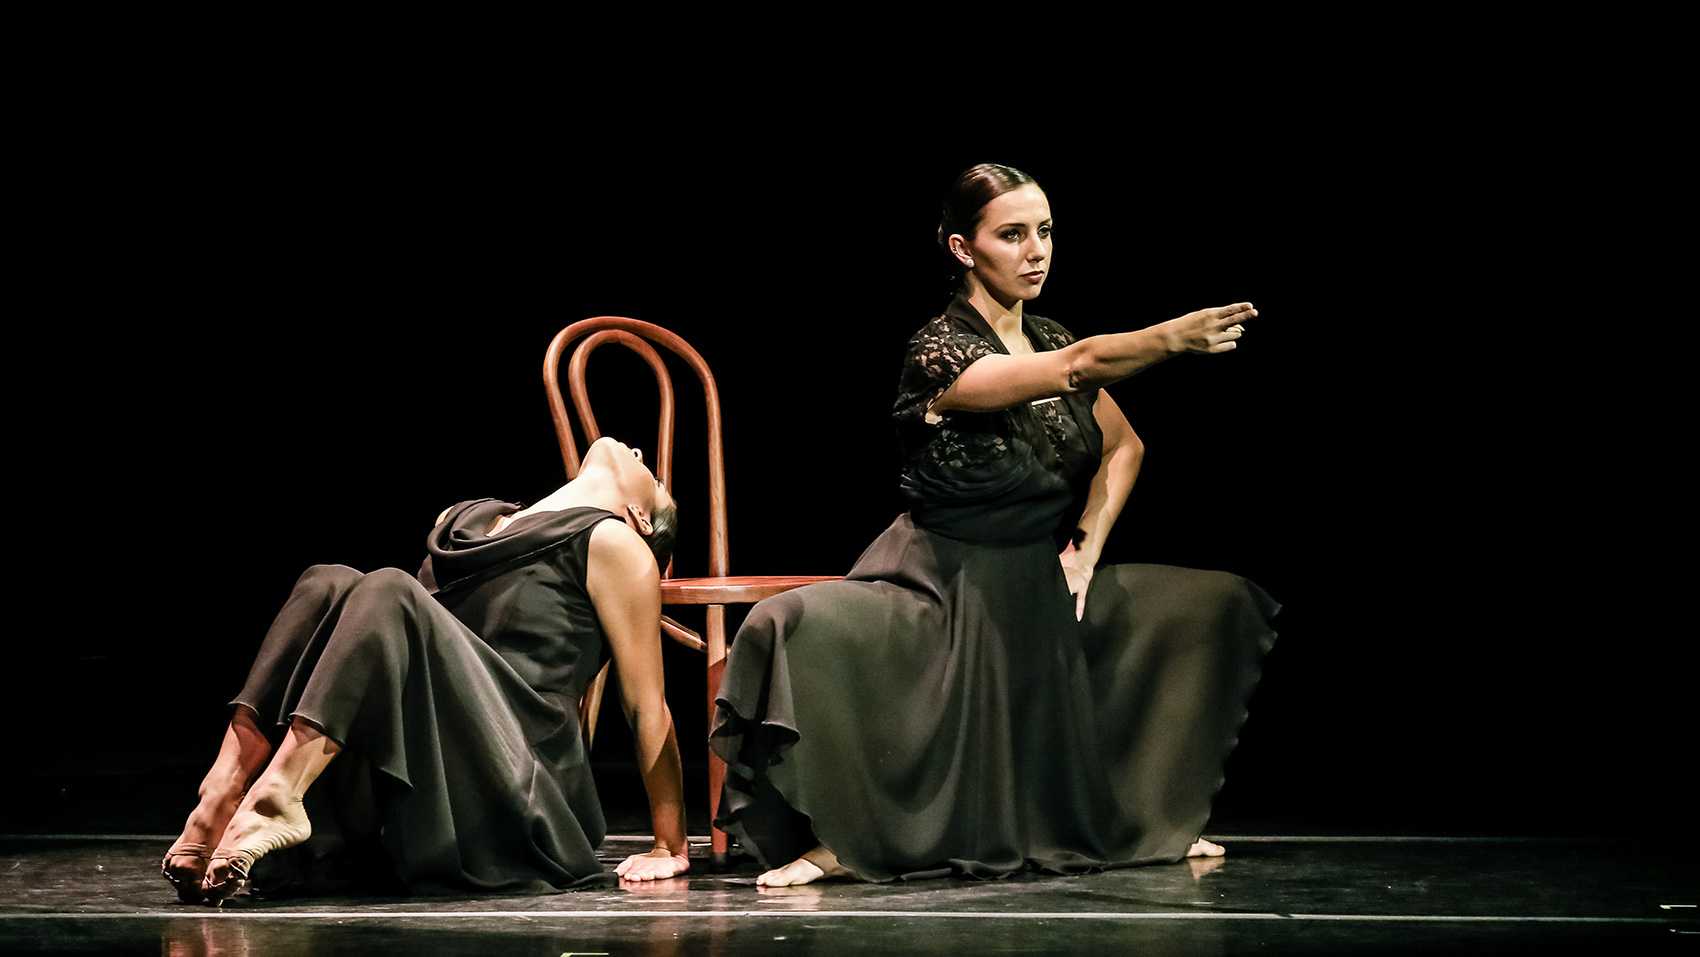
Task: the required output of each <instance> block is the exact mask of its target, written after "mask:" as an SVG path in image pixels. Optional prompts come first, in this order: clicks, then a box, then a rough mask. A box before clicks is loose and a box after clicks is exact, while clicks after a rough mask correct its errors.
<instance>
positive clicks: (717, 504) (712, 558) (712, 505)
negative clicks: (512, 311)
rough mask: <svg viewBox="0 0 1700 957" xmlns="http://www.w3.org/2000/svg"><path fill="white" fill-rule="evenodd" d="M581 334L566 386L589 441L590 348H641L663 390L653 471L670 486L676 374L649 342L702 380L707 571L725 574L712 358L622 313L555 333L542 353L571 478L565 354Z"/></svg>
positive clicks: (592, 431) (593, 435) (721, 462)
mask: <svg viewBox="0 0 1700 957" xmlns="http://www.w3.org/2000/svg"><path fill="white" fill-rule="evenodd" d="M579 339H583V340H584V341H583V342H582V343H579V345H578V348H577V349H576V350H574V352H573V354H572V358H571V360H570V361H569V363H568V366H567V379H568V388H569V390H570V392H571V395H572V400H573V409H574V411H576V412H577V413H578V420H579V426H580V428H581V429H583V430H584V434H585V442H586V443H587V444H588V443H590V442H594V441H596V440H597V439H599V438H601V437H602V433H601V431H600V430H599V429H598V427H597V425H596V414H595V413H594V412H593V411H592V410H591V407H590V390H589V387H588V386H587V384H586V382H585V367H586V365H587V364H588V362H589V360H590V355H591V353H592V352H594V351H596V349H598V348H600V347H601V346H604V345H608V344H610V343H612V344H617V345H622V346H625V347H626V348H628V349H630V350H632V351H633V352H635V353H637V354H638V356H639V357H641V358H642V359H643V360H644V362H645V363H646V364H647V365H648V366H649V369H650V371H651V372H652V373H653V374H654V375H655V384H656V389H657V391H658V393H659V396H660V414H659V422H658V424H657V429H656V438H655V463H654V471H655V477H656V478H658V479H660V480H661V482H662V484H664V485H666V486H667V487H668V488H672V486H673V380H672V377H671V376H670V375H669V374H668V372H667V366H666V363H664V362H663V361H662V359H661V357H660V355H658V354H657V353H656V351H655V349H654V348H653V347H652V346H651V345H650V343H651V342H654V343H658V344H659V345H661V346H662V347H664V348H666V349H668V350H669V351H671V352H672V353H673V354H675V355H677V356H678V357H679V358H681V359H683V360H684V361H685V364H686V365H688V366H690V368H691V371H692V372H695V373H696V375H697V379H698V380H699V381H700V382H701V383H702V391H703V405H704V408H705V409H706V411H707V418H708V575H709V576H711V577H716V578H718V577H722V576H724V575H726V569H727V567H728V561H727V551H728V549H727V540H726V453H725V444H724V439H723V437H722V435H721V430H720V388H719V386H717V385H715V382H714V373H713V372H711V371H709V368H708V363H707V362H704V361H703V358H702V356H701V355H700V354H699V353H698V352H697V351H696V350H695V349H693V348H691V345H690V343H688V342H686V341H685V340H684V339H681V338H680V337H679V336H678V335H676V334H674V333H672V332H669V331H668V330H666V329H663V328H661V327H660V326H657V325H654V324H652V323H648V322H641V321H639V320H637V319H627V318H625V317H623V316H597V317H596V318H594V319H583V320H580V321H578V322H575V323H573V324H572V325H570V326H568V327H566V328H565V329H562V330H561V331H560V332H559V333H556V335H555V338H554V340H553V341H551V342H550V343H549V351H548V352H547V353H545V354H544V357H543V389H544V391H545V392H546V393H547V394H548V396H549V412H550V414H551V415H552V416H553V417H554V420H555V439H556V441H558V442H559V443H560V446H561V461H562V463H563V464H564V465H565V466H566V468H567V478H569V479H572V478H576V477H577V476H578V470H579V453H578V445H577V443H576V442H575V441H574V440H573V426H572V416H571V415H570V414H569V413H568V412H567V404H566V400H565V398H564V397H563V396H562V394H561V375H560V368H561V355H562V354H563V353H564V352H566V350H567V348H568V347H569V346H571V345H572V344H573V343H574V342H575V341H576V340H579ZM671 569H672V565H671V563H669V565H668V567H667V568H665V569H662V577H663V578H668V577H671V575H670V574H669V573H670V572H671Z"/></svg>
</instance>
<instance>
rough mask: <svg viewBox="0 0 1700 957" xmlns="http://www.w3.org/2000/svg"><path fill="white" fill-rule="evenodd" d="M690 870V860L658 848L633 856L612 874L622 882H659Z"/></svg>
mask: <svg viewBox="0 0 1700 957" xmlns="http://www.w3.org/2000/svg"><path fill="white" fill-rule="evenodd" d="M690 869H691V860H690V858H688V857H686V856H685V855H683V854H675V853H673V852H672V851H669V850H668V849H666V848H665V847H658V848H656V849H655V850H653V851H650V852H649V853H647V854H633V855H632V856H631V857H628V858H626V859H625V860H623V861H621V862H620V863H619V866H617V867H615V868H614V873H616V874H618V875H620V878H621V879H622V880H628V881H659V880H665V879H667V878H669V877H678V876H679V875H680V874H683V873H684V872H686V871H688V870H690Z"/></svg>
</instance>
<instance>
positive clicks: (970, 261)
mask: <svg viewBox="0 0 1700 957" xmlns="http://www.w3.org/2000/svg"><path fill="white" fill-rule="evenodd" d="M963 265H964V266H967V267H968V268H969V269H973V268H974V260H972V259H970V260H968V261H967V262H965V263H963Z"/></svg>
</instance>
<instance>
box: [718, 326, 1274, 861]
mask: <svg viewBox="0 0 1700 957" xmlns="http://www.w3.org/2000/svg"><path fill="white" fill-rule="evenodd" d="M1026 332H1027V335H1028V337H1029V338H1030V339H1031V340H1032V342H1033V344H1034V347H1035V348H1037V349H1041V350H1045V349H1056V348H1059V347H1061V346H1063V345H1066V344H1068V343H1069V342H1071V341H1073V340H1072V337H1070V336H1069V335H1068V333H1067V332H1066V331H1065V330H1063V328H1062V327H1061V326H1059V325H1057V324H1056V323H1053V322H1050V321H1048V320H1044V319H1040V318H1038V317H1031V316H1030V317H1027V321H1026ZM1001 351H1003V350H1002V344H1001V342H999V340H998V339H997V337H996V336H995V335H994V334H993V333H992V331H991V329H990V327H989V326H988V325H987V323H986V322H985V320H984V319H983V318H982V317H981V316H980V315H979V314H978V313H977V312H976V311H975V310H974V308H973V307H972V306H971V305H969V304H968V302H967V301H966V300H965V299H963V298H960V297H958V299H957V300H956V301H955V302H953V303H952V304H951V306H950V308H949V310H948V311H947V312H946V313H945V314H944V315H943V316H941V317H940V318H938V319H936V320H934V321H933V322H931V323H929V324H928V325H927V326H926V327H924V328H923V329H922V330H921V331H920V332H919V333H917V334H916V336H915V338H914V339H913V340H911V342H910V350H909V354H908V356H907V358H906V359H905V364H904V370H903V375H902V379H901V382H900V386H899V396H898V402H897V407H896V411H895V418H896V422H897V427H898V435H899V440H900V443H901V445H902V447H903V451H904V454H905V458H906V467H905V471H904V475H903V494H904V497H905V499H906V500H907V502H908V504H909V511H908V512H907V513H905V514H904V515H902V516H900V517H899V518H898V519H897V521H896V522H895V523H893V524H892V526H891V527H890V528H889V529H888V530H887V531H886V532H885V533H884V534H883V535H881V536H880V538H879V539H877V540H876V541H875V542H874V543H873V544H872V545H871V546H870V547H869V548H868V550H867V551H866V552H865V553H864V554H863V555H862V557H861V558H860V559H859V560H858V561H857V563H856V565H855V567H854V568H853V569H852V570H851V572H850V574H849V576H848V578H847V580H845V581H843V582H832V583H827V584H821V585H813V586H809V587H807V588H802V589H798V590H795V591H792V592H788V593H786V594H784V595H780V596H777V597H775V598H771V599H768V600H767V601H764V602H762V603H760V604H759V605H757V606H756V607H755V608H754V609H752V610H751V613H750V615H749V617H748V618H747V619H746V621H745V623H744V625H743V627H742V628H741V629H740V630H739V632H738V634H737V637H736V639H735V641H734V642H733V644H732V647H731V651H730V654H729V655H728V659H727V666H726V671H725V677H724V679H723V681H722V684H721V688H720V692H719V699H718V707H717V709H716V713H715V717H714V722H713V725H712V729H711V744H712V746H713V747H714V749H715V751H716V752H717V753H718V754H720V755H721V756H722V757H723V758H725V759H726V761H727V763H728V768H729V773H728V775H727V780H726V786H725V790H724V792H723V794H722V798H721V807H720V819H719V821H718V822H717V823H718V824H719V826H720V827H722V828H723V829H725V830H727V831H728V832H729V833H731V834H733V835H734V836H735V837H736V838H737V839H738V840H739V842H740V843H741V844H742V845H743V846H744V847H746V848H747V849H749V850H752V851H754V852H755V853H756V854H757V855H758V856H759V857H760V858H761V859H762V860H763V861H764V862H766V863H767V864H769V865H770V866H777V865H780V864H784V863H787V862H789V861H791V860H794V859H795V858H796V857H797V856H798V855H800V854H801V853H802V852H803V851H806V850H808V849H809V848H810V847H812V846H813V845H814V844H815V843H817V842H818V843H821V844H824V845H825V846H826V847H828V848H829V849H830V850H832V851H833V852H834V853H835V854H836V855H837V857H838V859H839V861H840V862H841V863H843V864H844V865H845V866H846V867H849V868H850V869H851V870H853V871H855V872H856V873H857V874H858V875H859V876H861V877H863V878H865V879H868V880H875V881H883V880H894V879H903V878H915V877H929V876H939V875H944V874H950V873H955V874H959V875H964V876H971V877H998V876H1003V875H1007V874H1010V873H1013V872H1016V871H1019V870H1022V869H1027V868H1033V869H1038V870H1043V871H1050V872H1060V873H1079V872H1083V871H1090V870H1094V869H1098V868H1105V867H1118V866H1129V865H1136V864H1147V863H1156V862H1164V861H1175V860H1178V859H1180V858H1181V857H1182V856H1183V855H1184V854H1185V852H1186V850H1187V848H1188V847H1189V846H1190V845H1191V843H1192V842H1193V841H1194V840H1195V839H1197V838H1198V836H1199V834H1200V832H1201V831H1202V830H1203V828H1204V824H1205V821H1206V820H1207V819H1208V817H1209V813H1210V802H1211V799H1212V798H1213V797H1214V796H1215V794H1216V792H1217V791H1218V790H1219V789H1220V786H1221V782H1222V765H1223V762H1224V761H1225V760H1226V758H1227V756H1228V753H1229V752H1230V751H1231V750H1232V748H1233V745H1234V744H1235V742H1236V741H1237V738H1238V733H1239V728H1240V726H1241V724H1242V723H1243V721H1244V718H1245V708H1246V701H1247V698H1248V696H1249V695H1250V693H1251V691H1252V689H1253V687H1254V686H1255V685H1256V682H1257V677H1258V673H1259V669H1260V666H1261V661H1262V658H1263V655H1264V654H1265V653H1266V652H1267V650H1268V649H1269V647H1270V645H1271V644H1272V643H1273V641H1274V638H1275V634H1274V632H1273V630H1271V628H1270V626H1269V622H1270V619H1271V618H1272V617H1273V616H1274V614H1275V612H1276V611H1277V610H1278V608H1279V606H1278V605H1277V604H1276V603H1275V602H1274V601H1273V600H1271V599H1270V598H1269V596H1268V595H1266V594H1265V593H1264V592H1263V591H1262V590H1261V589H1259V588H1258V587H1257V586H1256V585H1253V584H1251V583H1249V582H1247V581H1245V580H1243V579H1241V578H1239V577H1237V576H1234V575H1230V574H1227V573H1223V572H1209V571H1195V570H1191V569H1182V568H1171V567H1167V566H1161V565H1110V566H1102V567H1100V568H1099V569H1098V570H1097V572H1096V573H1095V576H1094V577H1093V579H1092V583H1091V587H1090V588H1089V590H1088V592H1087V604H1086V616H1085V620H1084V621H1078V622H1077V621H1076V620H1075V614H1074V605H1075V602H1074V599H1073V598H1072V597H1071V596H1070V595H1069V593H1068V587H1067V584H1066V582H1065V580H1064V577H1063V572H1062V567H1061V564H1060V563H1059V561H1058V559H1057V555H1058V552H1059V550H1060V548H1061V546H1062V544H1063V542H1064V541H1066V539H1067V536H1068V534H1069V533H1071V532H1072V531H1073V523H1074V522H1075V521H1076V520H1077V519H1078V518H1079V516H1080V513H1081V510H1082V508H1083V506H1084V502H1085V493H1086V487H1087V483H1088V482H1089V480H1090V479H1091V477H1092V475H1093V473H1094V472H1095V470H1096V468H1097V466H1098V462H1099V456H1100V453H1101V448H1102V441H1103V436H1102V434H1101V432H1100V431H1099V429H1098V427H1097V424H1096V422H1095V420H1094V419H1093V417H1092V411H1091V410H1092V404H1093V402H1094V401H1095V400H1096V392H1092V393H1086V394H1080V395H1069V396H1061V397H1058V398H1056V399H1052V400H1046V401H1042V402H1038V403H1034V404H1033V405H1032V406H1031V407H1030V408H1029V407H1021V408H1017V409H1015V410H1009V411H1006V412H998V413H971V412H947V413H944V414H943V416H942V417H941V416H931V415H929V414H928V413H927V409H928V408H929V407H930V406H931V404H932V402H933V401H934V400H935V399H936V398H937V397H938V395H939V394H940V393H941V392H943V390H944V389H945V388H946V387H947V386H948V385H949V384H950V383H951V382H952V381H954V380H955V378H956V376H957V375H958V374H959V373H960V372H961V371H962V370H963V369H965V368H967V366H968V364H969V363H971V362H973V361H974V360H975V359H978V358H980V357H981V356H984V355H988V354H991V353H994V352H1001Z"/></svg>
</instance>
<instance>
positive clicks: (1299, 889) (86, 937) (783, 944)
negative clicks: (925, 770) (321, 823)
mask: <svg viewBox="0 0 1700 957" xmlns="http://www.w3.org/2000/svg"><path fill="white" fill-rule="evenodd" d="M1220 839H1221V840H1222V841H1223V843H1225V844H1227V845H1228V847H1229V852H1230V856H1229V857H1228V858H1226V859H1223V860H1218V861H1210V862H1194V863H1184V864H1177V865H1171V866H1165V867H1148V868H1141V869H1135V870H1124V871H1114V872H1110V873H1104V874H1095V875H1089V876H1085V877H1043V876H1030V877H1021V878H1016V879H1012V880H1005V881H996V882H990V883H975V882H968V881H958V880H934V881H921V882H916V883H913V884H895V885H868V884H847V883H831V884H821V885H815V886H809V887H803V888H796V889H787V890H773V891H768V890H760V889H758V888H757V887H756V886H755V883H754V878H755V875H756V872H757V868H756V866H755V865H754V864H753V863H752V862H750V861H748V860H741V861H735V862H734V865H733V866H731V867H730V868H729V869H724V870H721V871H719V872H716V871H715V870H714V869H713V868H712V867H711V866H710V864H709V862H708V861H706V860H699V861H698V862H697V865H696V867H697V869H696V870H695V871H693V872H692V873H691V875H690V876H689V877H687V878H681V879H676V880H672V881H663V882H659V883H657V884H653V885H649V886H631V887H627V888H621V887H608V888H604V889H601V890H589V891H575V892H570V893H565V894H558V895H554V896H549V897H522V898H509V897H502V898H496V897H478V898H471V897H463V898H452V899H445V898H406V899H396V898H369V897H368V898H336V899H331V898H318V899H296V900H287V901H263V900H256V899H251V898H248V897H239V898H236V899H234V900H233V901H231V902H229V903H227V904H226V905H225V907H224V908H222V909H220V910H217V911H214V910H211V909H208V908H205V907H199V906H189V905H183V904H179V903H177V902H176V900H175V897H174V896H173V894H172V892H171V890H170V888H169V887H168V886H167V885H166V884H165V882H164V881H162V880H160V879H159V876H158V874H159V864H158V861H159V856H160V854H161V852H162V851H163V849H164V847H165V846H166V844H167V843H168V842H169V840H170V838H169V837H168V836H163V835H162V836H139V835H113V836H79V837H55V836H51V835H45V836H29V837H10V838H0V953H5V954H15V953H47V954H150V955H153V954H164V955H172V957H188V955H249V954H252V955H307V954H311V955H339V954H355V955H360V957H387V955H402V954H405V955H410V957H417V955H426V954H499V955H503V957H532V955H536V957H561V955H566V954H608V955H621V954H634V955H635V954H641V955H669V954H728V955H733V954H736V955H762V954H796V953H810V954H953V953H968V954H1096V953H1129V954H1140V955H1150V957H1163V955H1196V954H1307V955H1315V954H1429V953H1447V954H1459V953H1465V954H1477V953H1480V954H1506V953H1518V954H1520V953H1530V954H1553V953H1600V954H1644V953H1700V910H1697V909H1696V906H1695V905H1696V904H1697V903H1700V887H1697V882H1696V879H1695V875H1696V866H1695V863H1694V858H1693V856H1692V853H1693V851H1694V850H1695V848H1694V847H1692V846H1690V845H1682V846H1677V847H1666V848H1663V849H1655V848H1654V847H1653V846H1651V845H1649V844H1648V843H1646V842H1642V841H1638V842H1635V843H1632V844H1631V843H1623V842H1616V843H1606V842H1600V841H1575V840H1539V839H1526V838H1519V839H1506V840H1495V839H1483V838H1471V839H1455V840H1454V839H1413V838H1385V839H1377V838H1365V837H1358V838H1347V837H1330V838H1306V837H1250V836H1241V837H1238V838H1236V837H1234V836H1232V835H1225V836H1221V838H1220ZM645 847H647V844H646V843H644V842H641V841H639V840H638V839H636V838H620V839H611V840H610V841H609V842H608V843H607V844H606V845H605V846H604V858H605V859H606V860H609V861H613V860H616V859H618V858H619V857H620V856H622V855H623V854H625V853H630V852H631V851H634V850H637V849H641V848H645Z"/></svg>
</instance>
